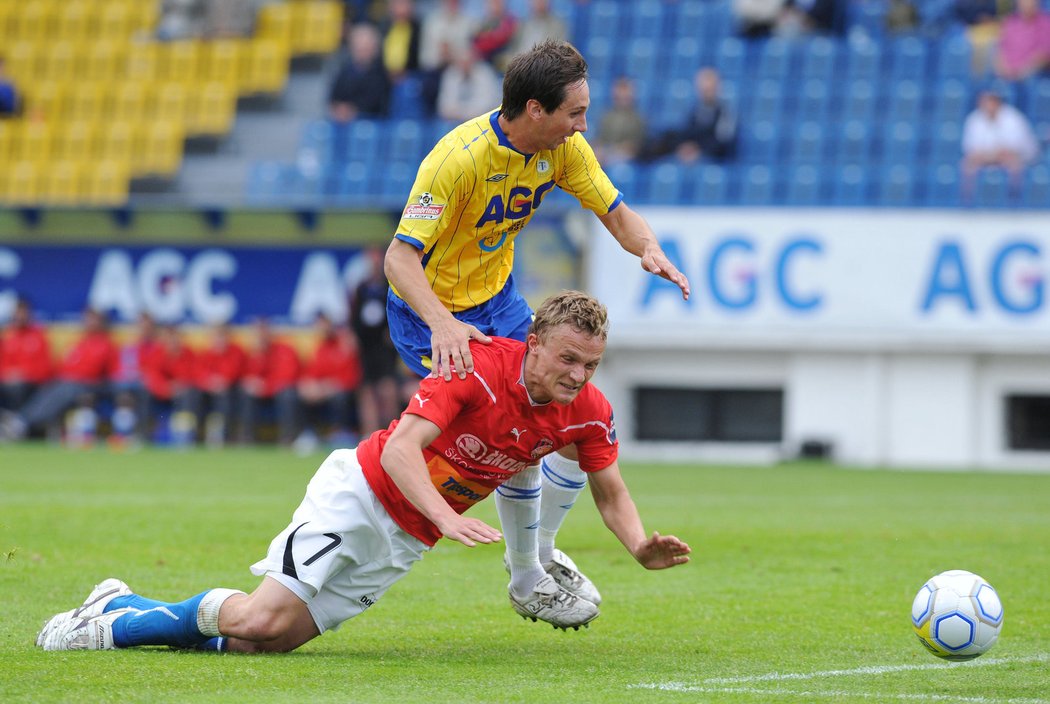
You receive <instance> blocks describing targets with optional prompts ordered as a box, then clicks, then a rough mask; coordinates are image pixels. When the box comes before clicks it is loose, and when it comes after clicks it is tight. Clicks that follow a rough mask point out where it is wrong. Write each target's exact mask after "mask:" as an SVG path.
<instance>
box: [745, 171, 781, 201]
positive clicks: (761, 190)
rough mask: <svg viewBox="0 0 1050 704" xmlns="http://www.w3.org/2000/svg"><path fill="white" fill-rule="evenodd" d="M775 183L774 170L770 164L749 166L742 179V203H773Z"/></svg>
mask: <svg viewBox="0 0 1050 704" xmlns="http://www.w3.org/2000/svg"><path fill="white" fill-rule="evenodd" d="M774 185H775V184H774V183H773V171H772V169H770V168H769V167H768V166H764V165H756V166H749V167H747V168H746V169H744V172H743V174H742V176H741V179H740V198H739V200H740V204H741V205H773V202H774V201H773V195H774Z"/></svg>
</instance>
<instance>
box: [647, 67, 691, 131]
mask: <svg viewBox="0 0 1050 704" xmlns="http://www.w3.org/2000/svg"><path fill="white" fill-rule="evenodd" d="M662 85H663V86H665V89H664V90H660V91H657V93H656V95H657V96H659V97H660V99H661V100H662V102H661V103H660V106H659V108H658V109H656V110H654V111H653V112H652V113H651V114H650V116H649V127H650V128H651V129H652V130H654V131H655V132H657V133H658V132H661V131H664V130H667V129H671V128H674V127H677V126H678V125H680V124H681V123H682V122H683V121H684V120H685V115H686V113H687V112H688V111H689V110H691V109H692V108H693V104H694V103H695V102H696V91H695V90H694V89H693V81H692V79H691V78H675V79H673V80H671V81H670V82H669V83H665V84H662Z"/></svg>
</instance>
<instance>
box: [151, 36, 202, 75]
mask: <svg viewBox="0 0 1050 704" xmlns="http://www.w3.org/2000/svg"><path fill="white" fill-rule="evenodd" d="M201 47H202V44H201V42H200V41H199V40H196V39H180V40H178V41H172V42H160V43H159V44H158V48H157V74H156V75H157V78H161V79H163V80H166V81H170V82H185V83H190V84H192V83H195V82H196V81H197V80H198V78H199V77H200V74H201V71H200V55H201V51H202V48H201Z"/></svg>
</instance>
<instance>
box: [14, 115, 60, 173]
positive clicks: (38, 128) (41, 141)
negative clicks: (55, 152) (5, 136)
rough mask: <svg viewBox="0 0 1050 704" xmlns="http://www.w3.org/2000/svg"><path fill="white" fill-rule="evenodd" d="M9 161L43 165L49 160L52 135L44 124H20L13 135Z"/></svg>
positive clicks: (46, 124) (47, 124)
mask: <svg viewBox="0 0 1050 704" xmlns="http://www.w3.org/2000/svg"><path fill="white" fill-rule="evenodd" d="M12 136H13V138H14V139H13V140H12V142H11V159H12V160H13V161H19V160H24V161H32V162H36V163H37V164H44V163H46V162H47V160H48V159H50V158H51V147H52V144H53V139H54V135H53V133H52V127H51V124H49V123H46V122H21V123H19V125H18V128H17V129H16V130H15V131H14V133H13V135H12Z"/></svg>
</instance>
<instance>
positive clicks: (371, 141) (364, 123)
mask: <svg viewBox="0 0 1050 704" xmlns="http://www.w3.org/2000/svg"><path fill="white" fill-rule="evenodd" d="M379 137H380V130H379V123H378V122H376V121H374V120H354V121H353V122H351V123H350V125H349V128H348V135H347V151H346V155H345V159H346V160H347V161H352V160H356V161H364V162H366V163H367V162H372V161H376V160H378V159H379V147H380V146H381V140H380V138H379Z"/></svg>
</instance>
